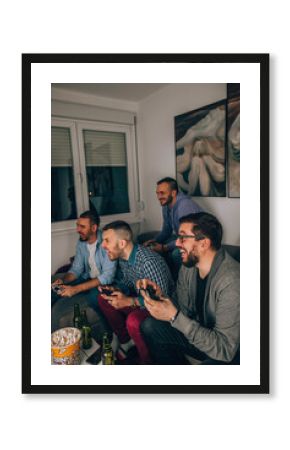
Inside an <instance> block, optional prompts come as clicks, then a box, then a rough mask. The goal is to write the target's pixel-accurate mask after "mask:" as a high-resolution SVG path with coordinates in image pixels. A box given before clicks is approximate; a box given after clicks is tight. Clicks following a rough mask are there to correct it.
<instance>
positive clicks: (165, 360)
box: [141, 317, 239, 365]
mask: <svg viewBox="0 0 290 450" xmlns="http://www.w3.org/2000/svg"><path fill="white" fill-rule="evenodd" d="M141 332H142V334H143V337H144V340H145V342H146V343H147V345H148V347H149V350H150V354H151V358H152V360H153V361H154V363H155V364H160V365H166V364H168V365H169V364H172V365H177V364H182V365H185V364H190V363H189V361H188V360H187V359H186V357H185V355H188V356H192V357H193V358H195V359H198V360H200V361H201V364H211V365H215V364H229V363H225V362H223V361H217V360H214V359H211V358H209V357H208V356H207V355H206V354H205V353H203V352H201V351H200V350H198V349H197V348H196V347H195V346H194V345H191V344H189V342H188V341H187V339H186V338H185V336H184V335H183V334H182V333H181V332H180V331H178V330H176V329H175V328H173V327H172V326H171V325H170V323H168V322H163V321H160V320H156V319H154V318H153V317H148V318H147V319H146V320H145V321H144V322H143V323H142V324H141ZM230 364H239V355H237V356H236V357H235V358H234V360H233V361H232V362H231V363H230Z"/></svg>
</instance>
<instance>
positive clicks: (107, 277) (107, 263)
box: [69, 231, 117, 284]
mask: <svg viewBox="0 0 290 450" xmlns="http://www.w3.org/2000/svg"><path fill="white" fill-rule="evenodd" d="M101 243H102V233H101V232H100V231H98V234H97V245H96V253H95V261H96V266H97V268H98V271H99V273H100V275H99V276H98V279H99V281H100V283H101V284H111V283H112V281H113V278H114V276H115V272H116V266H117V263H116V261H111V260H110V259H109V257H108V255H107V252H106V251H105V250H104V249H103V248H102V246H101ZM89 256H90V255H89V250H88V247H87V242H86V241H81V240H79V241H78V243H77V247H76V255H75V259H74V262H73V264H72V267H71V268H70V270H69V272H71V273H73V274H74V275H76V277H77V278H80V277H81V278H83V279H84V280H89V279H90V278H91V277H90V270H91V268H90V266H89Z"/></svg>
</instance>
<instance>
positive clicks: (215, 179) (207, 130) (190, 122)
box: [175, 100, 226, 197]
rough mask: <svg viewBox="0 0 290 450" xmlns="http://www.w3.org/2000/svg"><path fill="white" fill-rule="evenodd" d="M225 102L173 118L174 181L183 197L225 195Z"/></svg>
mask: <svg viewBox="0 0 290 450" xmlns="http://www.w3.org/2000/svg"><path fill="white" fill-rule="evenodd" d="M225 138H226V100H222V101H219V102H217V103H213V104H211V105H207V106H203V107H202V108H199V109H197V110H194V111H190V112H187V113H185V114H182V115H179V116H176V117H175V145H176V179H177V183H178V186H179V188H180V189H181V190H182V191H183V192H184V193H186V194H188V195H191V196H201V197H225V196H226V176H225V174H226V170H225V160H226V157H225V155H226V152H225V141H226V139H225Z"/></svg>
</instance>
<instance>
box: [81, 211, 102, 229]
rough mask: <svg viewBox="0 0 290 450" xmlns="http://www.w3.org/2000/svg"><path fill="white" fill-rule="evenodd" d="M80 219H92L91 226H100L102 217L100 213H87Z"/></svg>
mask: <svg viewBox="0 0 290 450" xmlns="http://www.w3.org/2000/svg"><path fill="white" fill-rule="evenodd" d="M80 219H90V222H91V225H97V226H99V225H100V216H99V214H98V212H97V211H96V210H95V211H91V210H88V211H85V212H83V213H82V214H81V215H80Z"/></svg>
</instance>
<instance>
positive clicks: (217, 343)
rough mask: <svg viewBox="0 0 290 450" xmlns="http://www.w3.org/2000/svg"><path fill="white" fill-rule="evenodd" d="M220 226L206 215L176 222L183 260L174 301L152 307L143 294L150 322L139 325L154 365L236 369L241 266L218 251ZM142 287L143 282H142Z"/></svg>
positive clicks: (200, 214) (155, 304)
mask: <svg viewBox="0 0 290 450" xmlns="http://www.w3.org/2000/svg"><path fill="white" fill-rule="evenodd" d="M221 240H222V226H221V224H220V223H219V221H218V220H217V219H216V218H215V217H214V216H212V215H211V214H207V213H197V214H189V215H188V216H185V217H183V218H182V219H181V220H180V226H179V233H178V238H177V241H176V246H177V247H178V248H179V250H180V253H181V258H182V268H181V269H180V271H179V276H178V282H177V290H176V296H175V297H174V298H173V300H170V299H169V298H166V296H164V295H163V296H162V292H161V289H160V287H158V286H157V285H156V284H155V283H152V282H151V281H149V280H147V281H146V283H147V284H149V285H150V284H151V285H152V286H153V287H154V288H155V289H157V294H159V295H161V296H162V297H163V300H162V301H158V302H156V301H154V300H152V299H151V298H150V297H149V296H148V295H145V294H142V295H143V296H144V299H145V306H146V308H147V310H148V311H149V313H150V315H151V316H152V317H148V318H147V319H146V320H145V321H144V322H143V323H142V325H141V331H142V334H143V336H144V339H145V342H146V343H147V345H148V346H149V349H150V353H151V356H152V359H153V361H154V362H155V363H156V364H188V362H187V359H186V358H185V355H189V356H192V357H194V358H196V359H198V360H200V361H201V363H202V364H228V363H231V364H239V343H240V265H239V263H238V262H236V261H235V260H234V259H233V258H232V257H231V256H230V255H229V254H227V253H226V252H225V250H224V249H222V247H221ZM142 283H143V285H144V280H142Z"/></svg>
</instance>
